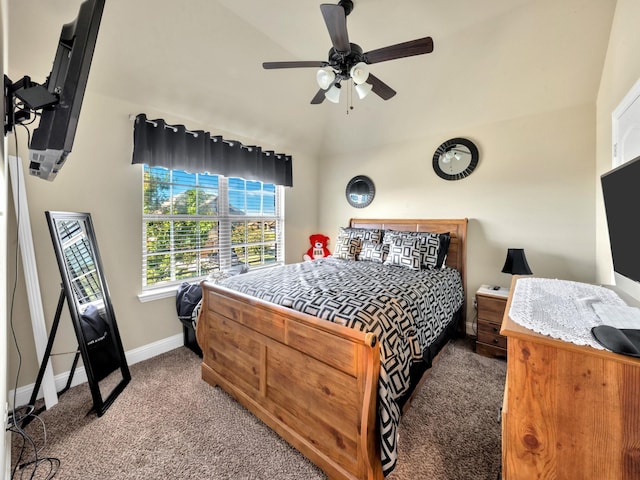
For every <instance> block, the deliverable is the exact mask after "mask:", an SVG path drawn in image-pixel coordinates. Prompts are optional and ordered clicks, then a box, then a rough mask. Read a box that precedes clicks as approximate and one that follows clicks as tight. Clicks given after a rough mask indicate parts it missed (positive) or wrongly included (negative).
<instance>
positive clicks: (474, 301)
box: [473, 297, 478, 310]
mask: <svg viewBox="0 0 640 480" xmlns="http://www.w3.org/2000/svg"><path fill="white" fill-rule="evenodd" d="M473 308H475V309H476V310H477V309H478V300H477V299H476V297H473Z"/></svg>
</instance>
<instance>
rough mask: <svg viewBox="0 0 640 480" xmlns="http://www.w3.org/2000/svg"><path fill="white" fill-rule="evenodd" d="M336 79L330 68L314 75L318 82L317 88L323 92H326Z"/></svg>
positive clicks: (322, 69)
mask: <svg viewBox="0 0 640 480" xmlns="http://www.w3.org/2000/svg"><path fill="white" fill-rule="evenodd" d="M335 79H336V74H335V72H334V71H333V69H332V68H330V67H325V68H321V69H320V70H318V72H317V73H316V81H317V82H318V86H319V87H320V88H322V89H323V90H326V89H327V88H329V87H330V86H331V84H333V81H334V80H335Z"/></svg>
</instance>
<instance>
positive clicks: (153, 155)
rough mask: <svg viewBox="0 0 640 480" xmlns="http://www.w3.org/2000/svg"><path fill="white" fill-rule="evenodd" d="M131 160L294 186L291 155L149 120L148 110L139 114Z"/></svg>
mask: <svg viewBox="0 0 640 480" xmlns="http://www.w3.org/2000/svg"><path fill="white" fill-rule="evenodd" d="M131 163H134V164H135V163H144V164H146V165H149V166H150V167H165V168H169V169H172V170H184V171H187V172H191V173H203V172H207V173H210V174H215V175H224V176H225V177H241V178H244V179H246V180H257V181H261V182H264V183H273V184H275V185H284V186H285V187H291V186H293V173H292V160H291V155H286V154H284V153H275V152H273V151H269V150H264V151H263V150H262V147H258V146H254V145H251V146H247V145H243V144H242V143H240V142H238V141H237V140H227V139H224V138H222V137H221V136H219V135H211V134H210V133H209V132H204V131H202V130H195V131H191V130H187V129H186V128H185V126H184V125H167V123H166V122H165V121H164V120H162V119H157V120H148V119H147V116H146V115H145V114H144V113H141V114H139V115H137V116H136V120H135V125H134V128H133V159H132V161H131Z"/></svg>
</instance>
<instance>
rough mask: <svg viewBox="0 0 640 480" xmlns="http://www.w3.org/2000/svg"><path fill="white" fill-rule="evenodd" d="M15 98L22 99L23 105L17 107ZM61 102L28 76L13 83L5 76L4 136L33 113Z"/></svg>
mask: <svg viewBox="0 0 640 480" xmlns="http://www.w3.org/2000/svg"><path fill="white" fill-rule="evenodd" d="M15 98H18V99H20V100H21V102H22V105H16V104H15V103H14V100H15ZM59 101H60V98H59V96H58V95H56V94H53V93H51V92H50V91H49V90H47V88H46V87H45V86H44V85H40V84H39V83H36V82H33V81H31V78H30V77H28V76H26V75H25V76H24V77H22V78H21V79H20V80H18V81H17V82H12V81H11V79H10V78H9V77H7V76H6V75H5V76H4V134H5V135H6V134H7V133H9V132H10V131H11V130H13V127H14V125H16V124H17V123H21V122H24V121H25V120H28V119H29V118H30V117H31V113H32V112H33V113H35V111H36V110H40V109H42V108H47V107H52V106H54V105H57V104H58V102H59Z"/></svg>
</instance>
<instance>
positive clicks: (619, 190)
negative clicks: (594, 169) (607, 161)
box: [600, 157, 640, 286]
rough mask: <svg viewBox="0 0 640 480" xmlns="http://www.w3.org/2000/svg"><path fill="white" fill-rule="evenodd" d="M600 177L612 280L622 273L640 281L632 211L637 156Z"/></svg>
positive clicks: (639, 177) (639, 175) (639, 167)
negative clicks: (611, 264)
mask: <svg viewBox="0 0 640 480" xmlns="http://www.w3.org/2000/svg"><path fill="white" fill-rule="evenodd" d="M600 181H601V183H602V196H603V199H604V206H605V211H606V217H607V225H608V227H609V240H610V243H611V257H612V260H613V270H614V272H615V273H616V274H617V275H616V280H617V279H618V278H619V277H618V276H622V277H623V278H624V279H626V280H631V281H632V282H635V286H637V285H638V284H639V282H640V242H638V234H637V232H638V225H637V217H636V215H635V213H634V212H635V211H636V209H637V207H638V205H640V157H637V158H635V159H633V160H630V161H628V162H626V163H623V164H622V165H620V166H618V167H616V168H614V169H613V170H611V171H609V172H607V173H605V174H603V175H602V176H601V177H600ZM616 283H618V282H617V281H616Z"/></svg>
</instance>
